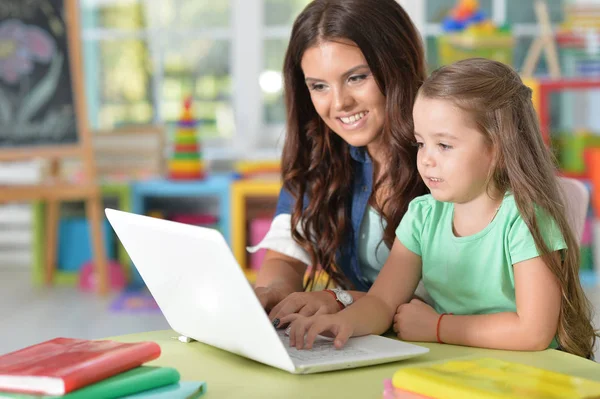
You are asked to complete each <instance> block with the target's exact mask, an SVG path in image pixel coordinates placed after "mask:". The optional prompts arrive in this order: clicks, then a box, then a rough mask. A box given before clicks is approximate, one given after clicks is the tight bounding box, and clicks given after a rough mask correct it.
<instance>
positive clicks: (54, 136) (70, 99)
mask: <svg viewBox="0 0 600 399" xmlns="http://www.w3.org/2000/svg"><path fill="white" fill-rule="evenodd" d="M66 15H68V14H67V12H66V11H65V6H64V4H63V0H1V1H0V147H3V148H5V147H19V148H21V149H22V148H24V147H30V146H35V147H46V146H53V145H64V144H75V143H77V141H78V134H77V133H78V131H77V118H76V114H75V112H76V107H75V102H74V98H75V97H74V95H73V88H74V84H73V82H74V80H73V79H72V73H71V72H72V70H71V68H72V64H71V63H70V62H69V54H70V51H69V37H68V35H69V34H73V33H70V32H69V29H68V24H67V23H66V20H68V19H66V18H65V16H66ZM5 149H6V148H5Z"/></svg>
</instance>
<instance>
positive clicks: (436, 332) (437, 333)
mask: <svg viewBox="0 0 600 399" xmlns="http://www.w3.org/2000/svg"><path fill="white" fill-rule="evenodd" d="M447 314H452V313H442V314H441V315H440V317H439V318H438V322H437V327H436V329H435V337H436V338H437V342H438V344H443V343H444V342H443V341H442V340H441V339H440V323H441V322H442V317H444V316H446V315H447Z"/></svg>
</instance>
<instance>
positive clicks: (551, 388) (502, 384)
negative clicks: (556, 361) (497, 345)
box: [392, 358, 600, 399]
mask: <svg viewBox="0 0 600 399" xmlns="http://www.w3.org/2000/svg"><path fill="white" fill-rule="evenodd" d="M392 384H393V385H394V387H396V388H400V389H404V390H407V391H411V392H415V393H418V394H421V395H425V396H428V397H432V398H437V399H450V398H452V399H455V398H460V399H488V398H490V399H491V398H494V399H496V398H497V399H513V398H515V399H516V398H528V399H542V398H543V399H563V398H564V399H584V398H585V399H590V398H600V383H599V382H595V381H590V380H586V379H583V378H579V377H572V376H569V375H566V374H560V373H556V372H553V371H548V370H543V369H539V368H536V367H531V366H525V365H523V364H518V363H512V362H507V361H504V360H499V359H492V358H478V359H468V360H456V361H449V362H445V363H438V364H432V365H428V366H420V367H408V368H404V369H400V370H398V371H396V372H395V373H394V376H393V379H392Z"/></svg>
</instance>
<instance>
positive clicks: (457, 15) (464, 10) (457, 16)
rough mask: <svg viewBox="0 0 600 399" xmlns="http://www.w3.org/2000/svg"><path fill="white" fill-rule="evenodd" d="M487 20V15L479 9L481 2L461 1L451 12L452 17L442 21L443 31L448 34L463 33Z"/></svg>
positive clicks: (473, 0) (449, 16)
mask: <svg viewBox="0 0 600 399" xmlns="http://www.w3.org/2000/svg"><path fill="white" fill-rule="evenodd" d="M485 19H486V18H485V14H484V13H483V11H481V10H480V9H479V1H477V0H459V1H458V4H457V5H456V7H454V8H453V9H452V10H450V15H448V16H447V17H446V18H444V20H443V21H442V29H444V31H446V32H456V31H462V30H465V29H466V28H468V27H469V26H471V25H473V24H478V23H480V22H483V21H485Z"/></svg>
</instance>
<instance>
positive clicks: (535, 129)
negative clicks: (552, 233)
mask: <svg viewBox="0 0 600 399" xmlns="http://www.w3.org/2000/svg"><path fill="white" fill-rule="evenodd" d="M419 93H420V94H419V95H422V96H424V97H426V98H431V99H444V100H450V101H452V102H453V103H454V104H456V105H457V106H458V107H459V108H461V109H463V110H465V111H467V112H468V113H469V114H470V115H471V116H472V117H473V118H474V121H475V123H476V124H477V125H478V127H479V129H480V130H481V132H482V133H483V134H484V135H485V136H486V137H487V138H488V139H489V141H490V143H491V144H492V146H493V148H494V149H495V151H496V159H495V165H496V166H495V169H494V171H493V175H492V180H493V183H494V185H495V187H496V188H497V189H498V190H500V192H505V191H511V192H512V193H513V195H514V198H515V202H516V204H517V208H518V209H519V212H520V213H521V216H522V217H523V220H524V221H525V223H526V224H527V227H529V230H530V231H531V234H532V236H533V238H534V240H535V245H536V247H537V249H538V252H539V253H540V254H541V256H542V259H543V260H544V262H545V263H546V265H547V266H548V268H550V270H551V271H552V273H553V274H554V275H555V276H556V278H557V280H558V282H559V284H560V288H561V293H562V300H561V309H560V318H559V322H558V342H559V345H560V347H561V348H562V349H563V350H564V351H566V352H569V353H572V354H575V355H578V356H583V357H589V356H590V355H591V354H592V351H593V347H594V343H595V340H596V336H597V333H596V332H595V331H594V329H593V327H592V323H591V319H592V315H591V306H590V303H589V301H588V300H587V298H586V296H585V294H584V292H583V289H582V287H581V284H580V281H579V244H578V240H577V239H576V238H575V235H574V233H573V231H572V230H571V227H570V226H569V223H568V222H567V216H566V213H567V211H566V204H565V200H564V196H563V194H562V193H561V191H560V186H559V182H558V179H557V177H556V172H557V171H556V166H555V165H556V163H555V160H554V159H553V156H552V153H551V151H550V150H549V149H548V148H547V147H546V145H545V144H544V141H543V139H542V135H541V133H540V127H539V123H538V118H537V115H536V113H535V110H534V107H533V103H532V100H531V90H530V89H529V88H528V87H526V86H525V85H524V84H523V82H522V81H521V78H520V77H519V75H518V74H517V73H516V72H515V71H514V70H513V69H512V68H510V67H508V66H506V65H504V64H502V63H500V62H496V61H491V60H487V59H482V58H474V59H468V60H463V61H459V62H457V63H455V64H452V65H448V66H445V67H442V68H440V69H438V70H437V71H435V72H433V74H432V75H431V76H430V77H429V79H427V80H426V81H425V83H424V84H423V86H422V87H421V89H420V92H419ZM536 207H537V208H539V209H540V210H543V211H544V212H545V213H546V214H547V215H549V216H550V217H551V218H552V219H554V221H555V222H556V224H557V226H558V228H559V229H560V232H561V233H562V236H563V237H564V240H565V243H566V245H567V249H566V250H565V251H564V253H563V257H562V259H561V257H559V256H553V254H552V253H551V251H550V249H549V248H548V246H547V245H546V243H545V241H544V239H543V237H542V234H541V232H540V226H539V224H538V220H537V217H536Z"/></svg>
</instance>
